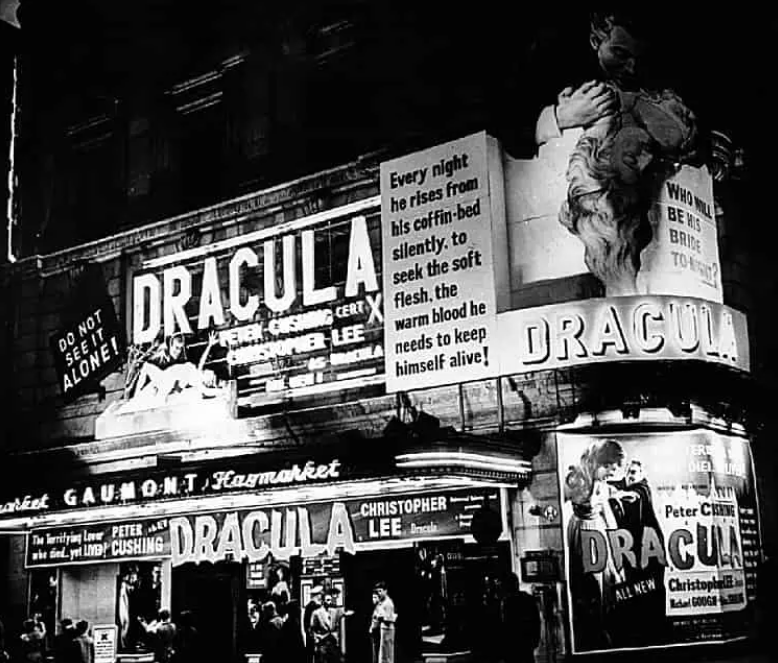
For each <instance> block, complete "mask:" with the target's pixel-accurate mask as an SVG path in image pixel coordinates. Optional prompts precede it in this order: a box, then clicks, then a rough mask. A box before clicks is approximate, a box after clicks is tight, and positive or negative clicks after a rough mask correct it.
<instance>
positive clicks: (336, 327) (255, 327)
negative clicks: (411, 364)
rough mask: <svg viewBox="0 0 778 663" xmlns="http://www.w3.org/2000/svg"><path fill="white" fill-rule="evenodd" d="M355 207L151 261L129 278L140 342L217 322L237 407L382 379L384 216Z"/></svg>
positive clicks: (199, 330) (221, 361)
mask: <svg viewBox="0 0 778 663" xmlns="http://www.w3.org/2000/svg"><path fill="white" fill-rule="evenodd" d="M373 205H374V204H373ZM362 208H364V210H363V209H362ZM352 209H353V210H356V211H365V210H367V207H366V206H365V204H362V205H361V207H359V206H357V205H351V206H348V207H347V208H341V209H340V210H334V211H333V212H326V213H322V214H317V215H315V216H313V217H308V218H306V219H301V220H299V221H294V222H292V223H290V224H285V225H283V226H281V227H278V226H276V227H273V228H268V229H264V230H260V231H257V232H255V233H250V234H246V235H243V236H241V237H239V238H235V239H231V240H225V241H222V242H217V243H212V244H209V245H207V246H204V247H201V248H198V249H193V250H190V251H186V252H184V253H180V254H174V255H170V256H165V257H163V258H160V259H156V260H151V261H148V262H147V263H146V264H144V266H143V270H142V271H141V272H138V273H137V274H136V275H135V276H134V279H133V287H132V292H133V331H132V338H133V343H134V344H135V345H136V346H139V347H144V346H146V345H147V344H149V343H153V342H154V341H155V339H158V338H160V337H162V336H164V337H169V336H170V335H172V334H174V333H179V332H183V334H185V335H187V336H190V335H191V336H194V337H195V338H205V337H206V336H207V335H208V333H209V331H213V330H216V331H217V332H218V336H217V338H218V344H219V346H220V347H221V350H219V351H217V352H216V353H215V354H216V355H218V356H215V357H214V360H213V361H212V365H211V367H212V368H213V369H214V370H216V371H217V372H219V373H221V377H224V378H230V379H232V378H237V380H238V399H239V404H240V405H251V404H263V403H267V402H269V401H272V400H278V399H279V398H283V397H285V396H287V395H290V394H291V393H294V394H295V395H305V394H310V393H320V392H323V391H331V390H336V389H341V388H345V387H347V386H356V384H355V382H359V381H360V380H362V381H364V379H365V378H373V379H376V378H378V377H379V376H380V375H381V374H382V373H383V354H384V351H383V307H382V293H381V282H380V274H379V272H378V271H377V269H376V265H380V254H379V252H380V244H379V236H380V235H379V223H380V217H379V215H378V214H377V213H375V212H373V213H372V214H365V213H359V214H349V213H348V212H349V210H352Z"/></svg>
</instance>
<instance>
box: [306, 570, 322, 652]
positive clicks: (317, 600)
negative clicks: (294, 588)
mask: <svg viewBox="0 0 778 663" xmlns="http://www.w3.org/2000/svg"><path fill="white" fill-rule="evenodd" d="M323 593H324V588H323V587H322V586H321V585H316V586H315V587H313V588H312V589H311V597H310V599H309V600H308V603H307V604H306V605H305V612H304V613H303V630H304V631H305V652H306V660H307V661H308V663H311V661H313V635H311V618H312V617H313V613H314V612H316V610H318V609H319V606H320V605H321V604H322V600H323V599H322V595H323Z"/></svg>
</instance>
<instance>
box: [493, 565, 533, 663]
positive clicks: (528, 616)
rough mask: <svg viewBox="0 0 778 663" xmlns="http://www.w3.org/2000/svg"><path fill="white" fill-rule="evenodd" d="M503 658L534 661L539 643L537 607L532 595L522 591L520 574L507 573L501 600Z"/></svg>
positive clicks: (524, 662)
mask: <svg viewBox="0 0 778 663" xmlns="http://www.w3.org/2000/svg"><path fill="white" fill-rule="evenodd" d="M501 631H502V637H501V638H500V640H501V649H502V658H503V660H504V661H505V663H533V662H534V660H535V649H536V648H537V646H538V644H539V643H540V611H539V610H538V603H537V601H536V600H535V597H534V596H532V595H531V594H528V593H527V592H523V591H521V588H520V587H519V578H518V576H517V575H516V574H515V573H509V574H508V576H507V578H506V581H505V596H504V598H503V602H502V629H501Z"/></svg>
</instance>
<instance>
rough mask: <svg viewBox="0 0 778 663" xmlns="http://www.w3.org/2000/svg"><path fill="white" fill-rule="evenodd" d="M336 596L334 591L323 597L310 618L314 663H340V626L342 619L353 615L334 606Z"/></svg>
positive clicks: (351, 612) (350, 611)
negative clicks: (322, 600)
mask: <svg viewBox="0 0 778 663" xmlns="http://www.w3.org/2000/svg"><path fill="white" fill-rule="evenodd" d="M336 595H337V591H336V590H332V589H331V590H330V591H328V592H327V593H326V594H325V595H324V602H323V603H322V605H321V606H319V608H318V609H317V610H316V611H315V612H314V613H313V615H312V617H311V633H312V634H313V638H314V661H315V662H316V663H340V661H341V659H342V653H343V652H342V649H341V637H340V634H341V625H342V623H343V618H344V617H349V616H351V615H353V614H354V613H353V611H352V610H344V609H343V608H341V607H339V606H338V605H336V601H335V598H336Z"/></svg>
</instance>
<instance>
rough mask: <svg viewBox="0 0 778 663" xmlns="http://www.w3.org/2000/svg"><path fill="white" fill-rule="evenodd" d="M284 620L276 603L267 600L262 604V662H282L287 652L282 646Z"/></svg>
mask: <svg viewBox="0 0 778 663" xmlns="http://www.w3.org/2000/svg"><path fill="white" fill-rule="evenodd" d="M283 626H284V620H283V619H281V616H280V615H279V614H278V610H277V609H276V604H275V603H274V602H273V601H266V602H265V603H263V604H262V623H261V626H260V629H261V636H260V641H261V643H262V663H282V662H283V661H285V660H286V659H285V653H284V651H283V649H282V647H281V644H282V638H281V629H282V628H283Z"/></svg>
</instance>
